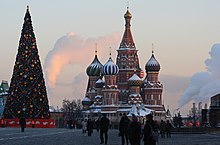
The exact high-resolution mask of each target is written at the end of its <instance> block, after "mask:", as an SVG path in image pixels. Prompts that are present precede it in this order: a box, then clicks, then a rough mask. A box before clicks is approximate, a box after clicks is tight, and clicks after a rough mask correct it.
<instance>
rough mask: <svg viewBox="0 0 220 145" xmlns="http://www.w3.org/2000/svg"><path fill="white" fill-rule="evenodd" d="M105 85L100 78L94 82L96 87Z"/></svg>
mask: <svg viewBox="0 0 220 145" xmlns="http://www.w3.org/2000/svg"><path fill="white" fill-rule="evenodd" d="M104 85H105V82H104V81H103V80H102V79H98V81H96V83H95V87H96V88H102V87H103V86H104Z"/></svg>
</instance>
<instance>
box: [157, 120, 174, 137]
mask: <svg viewBox="0 0 220 145" xmlns="http://www.w3.org/2000/svg"><path fill="white" fill-rule="evenodd" d="M172 128H173V126H172V124H171V123H170V122H169V120H167V122H165V121H163V120H161V122H160V126H159V129H160V134H161V138H165V134H166V136H167V138H171V129H172Z"/></svg>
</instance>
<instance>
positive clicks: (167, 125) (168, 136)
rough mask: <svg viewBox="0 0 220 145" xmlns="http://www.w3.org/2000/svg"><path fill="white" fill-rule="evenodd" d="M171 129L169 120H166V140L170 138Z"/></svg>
mask: <svg viewBox="0 0 220 145" xmlns="http://www.w3.org/2000/svg"><path fill="white" fill-rule="evenodd" d="M171 128H172V125H171V123H170V122H169V120H167V123H166V125H165V130H166V133H167V138H171Z"/></svg>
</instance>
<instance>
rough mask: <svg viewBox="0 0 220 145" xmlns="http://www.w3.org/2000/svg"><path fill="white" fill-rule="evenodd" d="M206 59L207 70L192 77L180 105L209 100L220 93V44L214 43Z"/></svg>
mask: <svg viewBox="0 0 220 145" xmlns="http://www.w3.org/2000/svg"><path fill="white" fill-rule="evenodd" d="M209 54H210V58H208V59H206V61H205V64H206V68H207V71H206V72H198V73H196V74H194V75H193V76H192V77H191V80H190V84H189V87H188V88H187V89H186V90H185V91H184V93H183V95H182V96H181V97H180V99H179V102H178V103H179V107H182V106H184V105H185V104H187V103H189V102H190V101H196V102H208V101H209V99H210V97H212V96H214V95H216V94H218V93H220V44H214V45H213V46H212V48H211V51H210V52H209Z"/></svg>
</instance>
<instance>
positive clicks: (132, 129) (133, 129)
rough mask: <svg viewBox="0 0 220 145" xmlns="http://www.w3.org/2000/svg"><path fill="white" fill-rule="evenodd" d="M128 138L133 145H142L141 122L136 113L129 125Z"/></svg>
mask: <svg viewBox="0 0 220 145" xmlns="http://www.w3.org/2000/svg"><path fill="white" fill-rule="evenodd" d="M128 138H129V141H130V143H131V145H140V142H141V138H142V131H141V123H140V122H138V118H137V116H135V115H134V114H133V115H132V121H131V122H130V124H129V126H128Z"/></svg>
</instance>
